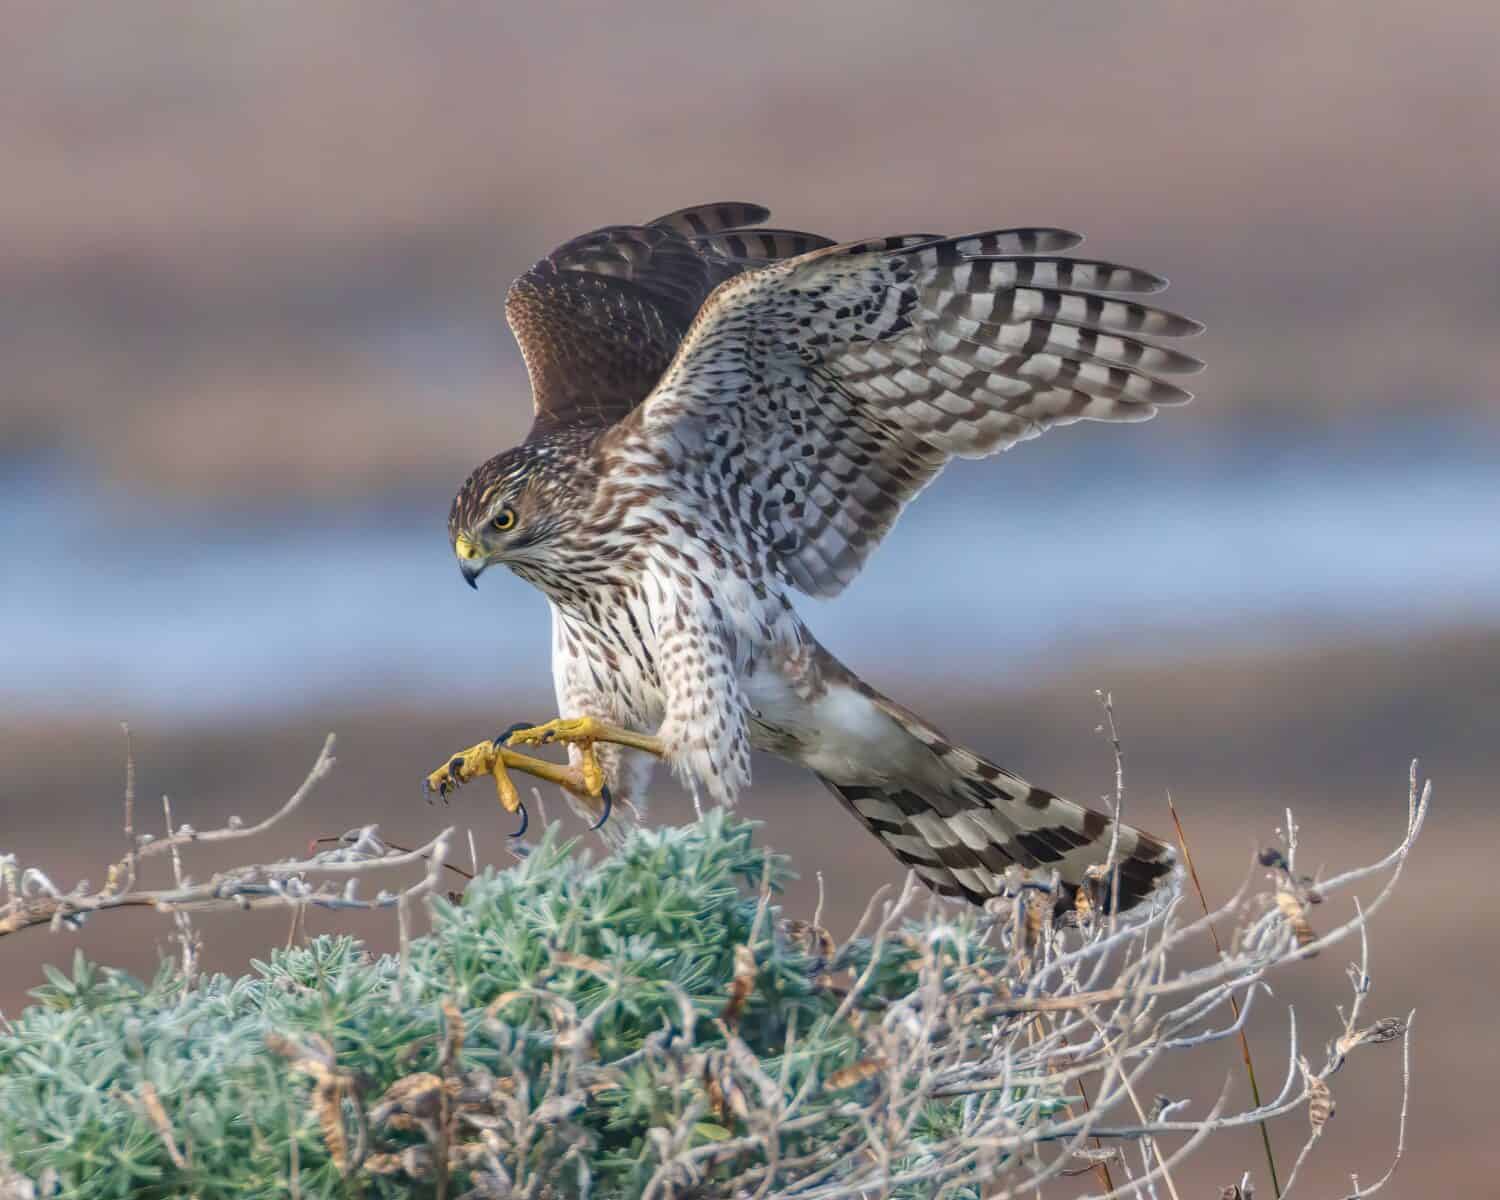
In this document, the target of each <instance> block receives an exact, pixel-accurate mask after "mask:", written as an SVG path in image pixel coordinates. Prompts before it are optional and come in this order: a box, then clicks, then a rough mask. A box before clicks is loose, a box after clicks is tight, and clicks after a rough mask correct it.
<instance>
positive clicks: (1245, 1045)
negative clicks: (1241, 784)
mask: <svg viewBox="0 0 1500 1200" xmlns="http://www.w3.org/2000/svg"><path fill="white" fill-rule="evenodd" d="M1167 809H1168V811H1170V812H1171V814H1172V824H1173V825H1175V826H1176V827H1177V844H1178V846H1180V847H1181V848H1182V858H1183V861H1184V862H1185V863H1186V864H1187V869H1188V877H1189V878H1190V879H1192V881H1193V891H1195V892H1196V893H1197V894H1198V903H1199V905H1200V906H1201V907H1202V909H1203V915H1204V916H1205V917H1207V916H1208V915H1209V909H1208V897H1207V895H1206V894H1205V893H1204V891H1203V883H1202V881H1201V880H1200V879H1199V878H1198V868H1197V867H1196V866H1194V865H1193V852H1192V850H1190V849H1189V848H1188V840H1187V831H1186V830H1184V829H1183V827H1182V818H1181V817H1179V816H1178V815H1177V805H1176V804H1174V803H1173V802H1172V793H1171V792H1168V793H1167ZM1208 936H1209V937H1210V938H1211V939H1212V940H1213V945H1214V952H1215V953H1216V954H1218V955H1219V956H1220V957H1221V958H1222V957H1223V954H1224V947H1223V946H1222V945H1221V944H1220V942H1219V933H1218V930H1217V929H1216V928H1215V927H1214V923H1213V922H1212V921H1209V923H1208ZM1229 1007H1230V1008H1231V1010H1233V1012H1234V1017H1235V1020H1236V1021H1238V1020H1239V1017H1240V1002H1239V998H1238V997H1237V996H1235V995H1234V994H1233V993H1230V996H1229ZM1240 1053H1241V1055H1242V1056H1243V1058H1244V1060H1245V1077H1246V1078H1247V1079H1249V1081H1250V1098H1251V1099H1252V1100H1254V1101H1255V1107H1256V1108H1260V1107H1261V1098H1260V1084H1259V1083H1257V1082H1256V1079H1255V1060H1254V1059H1253V1058H1252V1057H1251V1054H1250V1039H1249V1037H1247V1036H1246V1034H1245V1031H1244V1029H1243V1028H1241V1029H1240ZM1260 1140H1261V1145H1263V1146H1264V1147H1265V1151H1266V1166H1267V1167H1268V1168H1269V1170H1270V1172H1271V1190H1272V1191H1274V1192H1275V1193H1276V1200H1281V1180H1280V1178H1279V1177H1278V1175H1277V1173H1276V1154H1275V1152H1274V1151H1273V1150H1272V1149H1271V1127H1270V1125H1269V1124H1268V1123H1267V1122H1265V1121H1261V1122H1260Z"/></svg>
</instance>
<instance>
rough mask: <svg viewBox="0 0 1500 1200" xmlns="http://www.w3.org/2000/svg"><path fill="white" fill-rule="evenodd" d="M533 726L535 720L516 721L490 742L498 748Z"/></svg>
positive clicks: (534, 726) (534, 725)
mask: <svg viewBox="0 0 1500 1200" xmlns="http://www.w3.org/2000/svg"><path fill="white" fill-rule="evenodd" d="M534 728H536V722H535V721H517V722H516V723H515V724H514V725H512V726H511V727H510V728H509V729H507V730H506V731H505V732H504V733H502V734H501V735H500V736H499V737H497V738H496V739H495V740H494V742H493V743H491V744H492V745H494V746H495V747H496V748H499V747H500V746H503V745H505V744H506V743H507V742H509V741H510V739H511V737H512V736H513V735H514V734H516V733H519V732H520V731H521V730H523V729H534ZM516 836H517V837H519V836H520V835H519V834H517V835H516Z"/></svg>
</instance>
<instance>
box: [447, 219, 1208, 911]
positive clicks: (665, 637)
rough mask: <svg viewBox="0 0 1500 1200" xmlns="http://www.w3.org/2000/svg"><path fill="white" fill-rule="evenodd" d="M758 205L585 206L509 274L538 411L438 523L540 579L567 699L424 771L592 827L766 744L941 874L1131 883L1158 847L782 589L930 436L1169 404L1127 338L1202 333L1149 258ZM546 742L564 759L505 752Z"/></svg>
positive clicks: (1071, 887)
mask: <svg viewBox="0 0 1500 1200" xmlns="http://www.w3.org/2000/svg"><path fill="white" fill-rule="evenodd" d="M769 215H770V214H769V212H768V211H767V210H766V209H764V208H761V207H760V206H758V205H754V204H743V203H722V204H706V205H700V206H697V207H693V208H686V209H682V210H681V211H678V212H674V213H670V214H668V215H667V216H664V217H659V218H657V219H656V220H654V221H648V222H646V223H645V224H642V225H615V226H609V227H606V228H603V229H599V230H596V231H594V232H593V233H588V234H584V235H583V236H581V237H577V238H574V239H573V240H572V241H569V242H566V243H565V244H563V245H562V246H560V247H558V248H557V249H556V250H554V251H553V252H552V253H551V254H549V255H548V256H547V257H546V258H543V259H542V260H541V261H540V262H538V263H537V264H536V265H535V266H534V267H532V268H531V269H530V270H529V271H527V272H526V273H525V274H524V275H522V276H521V277H520V279H518V280H517V281H516V282H515V283H514V284H513V285H512V287H511V289H510V292H509V294H508V296H507V298H506V303H505V310H506V316H507V318H508V320H509V323H510V326H511V329H512V330H513V331H514V333H515V336H516V340H517V341H518V342H519V343H520V347H521V352H522V354H523V356H524V358H525V361H526V368H527V372H528V374H529V376H530V380H531V387H532V393H533V401H534V407H535V421H534V424H533V425H532V428H531V432H530V433H529V434H528V436H527V437H526V440H525V441H524V442H522V443H521V444H520V445H519V446H516V447H514V448H512V449H509V450H506V451H504V452H503V453H501V454H497V455H496V456H495V457H493V458H491V459H489V460H488V461H487V462H485V463H483V464H482V465H480V466H479V467H477V468H476V469H475V470H474V471H473V473H472V474H471V475H470V476H469V477H468V478H467V479H466V480H464V482H463V485H462V487H461V488H460V489H459V491H458V495H457V496H456V497H455V498H454V501H453V506H452V510H451V512H450V514H449V518H448V534H449V538H450V541H451V543H452V547H453V551H454V553H455V555H456V556H457V559H458V565H459V567H460V569H461V570H462V572H463V576H464V578H465V579H466V580H467V581H468V582H469V583H470V584H475V583H476V581H477V580H478V578H479V576H480V574H481V573H482V572H483V571H484V570H486V569H487V568H488V567H490V566H492V565H494V564H495V563H504V564H505V565H506V566H507V567H509V568H510V569H511V570H512V571H514V572H515V573H516V574H517V575H519V576H521V577H522V578H523V579H525V580H527V581H529V582H530V583H532V584H534V585H535V586H536V587H538V588H539V589H541V591H542V592H543V593H544V594H545V595H546V597H547V600H548V602H549V604H550V605H551V609H552V656H553V657H552V664H553V678H554V682H555V685H556V692H557V703H558V709H559V712H560V714H561V715H560V717H559V718H558V719H557V720H555V721H551V722H548V723H547V724H544V725H539V726H534V727H530V728H522V727H512V729H511V730H509V731H507V733H506V734H502V735H501V736H500V737H498V738H494V739H492V740H489V741H484V742H480V743H479V744H478V745H475V746H473V747H470V748H469V749H468V750H465V751H463V752H462V753H460V754H457V755H454V756H453V757H452V758H451V759H450V760H449V761H448V762H446V763H445V764H444V765H443V766H442V767H440V768H439V769H438V770H436V771H434V772H433V773H432V774H431V775H429V776H428V779H427V786H428V787H429V788H432V789H435V790H436V791H438V792H440V793H442V794H444V795H446V794H447V792H448V791H449V790H450V789H451V788H453V787H456V786H458V785H460V784H462V783H464V782H466V781H468V780H470V779H472V778H475V777H476V776H479V775H493V776H494V778H495V784H496V788H497V790H498V793H499V798H500V800H501V803H502V804H503V805H504V806H505V807H506V808H507V809H508V810H509V811H511V812H517V811H519V812H520V813H521V816H522V819H523V822H524V819H525V810H524V808H523V807H522V806H521V802H520V798H519V795H518V794H517V791H516V788H515V785H514V784H513V782H512V781H511V780H510V778H509V775H508V771H513V770H521V771H526V772H528V773H530V774H532V775H533V776H536V777H539V778H542V779H544V780H549V781H552V782H555V783H558V784H561V785H562V786H563V787H565V788H567V789H568V790H569V791H571V792H572V793H574V794H575V795H576V796H578V797H581V798H582V799H583V800H584V801H585V802H586V803H587V805H588V806H589V808H590V810H591V811H592V812H593V813H594V814H595V815H596V816H598V817H599V818H600V821H601V823H602V821H603V819H604V818H607V816H608V815H609V805H610V804H611V803H612V802H620V801H629V802H632V803H634V804H636V805H640V804H641V803H643V801H644V792H645V789H646V787H647V783H648V780H649V778H650V775H651V772H652V768H653V766H654V764H655V760H657V759H661V760H664V761H665V762H667V763H668V764H670V766H671V767H672V769H673V770H674V771H675V772H676V773H677V774H678V775H679V776H680V777H681V778H682V779H683V780H684V781H685V782H687V783H689V784H696V785H701V786H702V787H703V788H704V789H706V790H707V792H708V793H709V794H710V795H711V796H712V797H714V798H715V799H716V800H718V801H720V802H722V803H730V802H732V801H733V800H734V798H735V796H736V794H737V793H739V792H740V791H742V790H743V789H744V788H745V786H746V785H747V784H748V783H749V781H750V751H751V750H752V749H756V750H763V751H768V752H770V753H771V754H775V755H777V756H779V757H781V758H784V759H787V760H788V761H790V762H793V763H797V764H800V765H801V766H804V767H807V768H808V769H809V770H811V771H812V772H813V773H814V774H815V775H816V776H817V777H818V778H819V779H820V780H821V781H822V782H823V783H824V784H825V785H826V786H827V788H828V789H829V790H830V791H831V792H832V793H833V795H834V796H836V797H837V798H838V800H839V801H840V802H841V803H842V804H843V806H844V807H845V808H846V809H848V811H849V813H850V814H851V815H852V816H853V817H854V818H855V819H856V820H858V821H859V822H860V824H862V825H863V826H864V827H865V828H866V829H868V830H869V831H870V832H871V833H873V834H874V835H875V836H876V837H877V838H879V839H880V841H881V842H883V843H884V844H885V846H886V848H887V849H889V850H890V851H891V852H892V853H893V854H894V855H895V856H896V858H898V859H899V860H900V861H901V862H902V863H904V864H906V866H908V867H909V868H910V869H911V870H913V871H915V872H916V873H917V874H918V876H920V878H921V879H922V880H923V881H924V882H925V883H927V884H928V885H929V886H930V887H931V888H933V889H934V890H936V891H937V892H940V893H942V894H944V895H949V896H959V897H965V898H967V899H968V900H971V901H974V902H976V903H983V902H984V901H985V900H987V899H989V898H991V897H994V896H999V895H1006V894H1011V895H1013V894H1014V888H1015V887H1016V879H1017V876H1018V875H1019V876H1021V877H1023V878H1025V877H1028V876H1031V873H1036V874H1035V876H1031V877H1033V878H1035V877H1037V876H1045V877H1047V878H1048V879H1056V880H1057V881H1058V882H1059V888H1058V893H1059V899H1058V900H1057V902H1058V903H1059V904H1063V903H1071V902H1073V900H1074V899H1075V898H1076V897H1075V893H1076V889H1078V888H1079V887H1080V886H1081V885H1083V884H1084V883H1085V880H1088V881H1090V888H1091V890H1093V891H1094V893H1095V894H1096V895H1097V894H1099V889H1098V883H1099V880H1100V873H1101V871H1104V870H1106V869H1108V864H1107V863H1106V860H1109V863H1111V864H1112V865H1113V871H1114V874H1113V876H1112V877H1111V879H1110V881H1109V882H1110V886H1109V887H1108V888H1105V889H1103V896H1104V898H1105V902H1106V903H1107V902H1108V899H1109V897H1110V896H1111V895H1117V896H1118V904H1119V908H1121V909H1122V910H1123V909H1125V908H1128V907H1129V906H1131V905H1133V904H1137V903H1139V902H1140V901H1142V900H1143V899H1145V898H1147V897H1149V896H1151V895H1152V894H1153V893H1154V892H1155V891H1156V890H1157V889H1158V888H1160V887H1161V886H1162V884H1163V881H1164V879H1165V878H1166V877H1168V876H1170V875H1171V874H1172V873H1173V852H1172V850H1171V848H1170V847H1168V846H1167V845H1165V844H1164V843H1162V842H1161V841H1158V840H1157V839H1156V838H1153V837H1151V836H1150V835H1148V834H1146V833H1143V832H1141V831H1139V830H1136V829H1132V828H1130V827H1128V826H1125V825H1123V824H1121V825H1120V826H1119V827H1118V828H1117V829H1116V828H1115V827H1114V825H1113V823H1112V821H1111V819H1110V818H1109V817H1107V816H1106V815H1105V814H1103V813H1099V812H1096V811H1093V810H1091V809H1088V808H1085V807H1083V806H1082V805H1079V804H1075V803H1073V802H1072V801H1069V800H1065V799H1063V798H1061V797H1059V796H1056V795H1054V794H1052V793H1051V792H1048V791H1045V790H1043V789H1042V788H1039V787H1033V786H1032V785H1030V784H1028V783H1026V782H1025V781H1024V780H1022V779H1021V778H1019V777H1018V776H1016V775H1015V774H1013V773H1011V772H1010V771H1007V770H1006V769H1005V768H1003V767H1000V766H997V765H996V764H994V763H992V762H990V761H988V760H987V759H985V758H983V757H981V756H980V755H978V754H976V753H974V752H973V751H971V750H967V749H964V748H963V747H961V746H958V745H955V744H954V743H953V742H952V741H951V740H949V739H948V738H947V737H945V736H943V734H941V733H940V732H938V730H937V729H935V728H934V727H933V726H932V725H930V724H929V723H928V722H927V721H925V720H923V719H922V718H921V717H919V716H917V715H916V714H915V713H913V712H911V711H910V710H908V709H906V708H904V707H902V706H901V705H899V704H897V703H895V702H894V701H893V700H890V699H888V698H887V697H886V696H884V695H882V694H881V693H880V692H878V691H876V690H875V689H874V688H872V687H870V686H869V685H868V684H866V683H865V682H864V681H863V680H862V679H860V678H859V677H858V676H857V675H855V674H854V672H853V671H851V670H850V669H849V668H848V667H846V666H844V664H843V663H841V662H839V661H838V660H837V659H835V658H834V656H833V655H832V654H830V653H829V652H828V651H827V650H825V649H824V648H823V647H822V646H821V645H819V644H818V642H817V640H816V639H815V638H814V637H813V635H812V633H811V632H809V630H808V629H807V627H806V626H805V625H804V624H803V623H802V621H801V620H800V619H799V618H798V616H797V612H796V610H795V608H794V607H793V604H792V597H793V594H794V593H796V592H802V593H804V594H806V595H809V596H817V597H828V596H835V595H837V594H838V593H839V592H841V591H842V590H843V589H844V588H845V587H846V586H848V584H849V582H850V581H851V580H852V579H853V578H854V577H855V576H856V575H857V574H858V573H859V570H860V568H861V567H862V566H863V565H864V563H865V560H866V559H867V558H868V557H869V556H870V553H871V552H872V551H873V550H874V549H875V547H876V546H877V545H879V543H880V542H881V540H882V539H883V538H884V537H885V536H886V534H887V533H889V532H890V529H891V527H892V526H893V525H894V524H895V521H896V518H897V516H899V515H900V513H901V510H902V509H903V508H904V507H905V506H906V504H907V503H908V502H909V501H910V500H912V498H913V497H915V496H916V494H917V493H918V492H919V491H921V490H922V488H923V487H925V486H926V485H927V484H928V483H930V482H931V481H932V479H933V478H934V477H935V476H936V475H937V474H938V472H939V471H941V470H942V469H943V467H944V466H945V465H946V464H947V463H948V462H949V461H950V460H951V459H953V458H955V457H961V458H983V457H985V456H988V455H991V454H994V453H996V452H997V451H1000V450H1004V449H1007V448H1008V447H1010V446H1012V445H1014V444H1015V443H1017V442H1020V441H1024V440H1026V439H1028V438H1032V437H1035V436H1037V435H1038V434H1040V433H1042V432H1043V431H1044V430H1047V429H1049V428H1051V427H1052V426H1054V425H1067V424H1070V423H1072V422H1074V421H1079V420H1086V419H1087V420H1099V421H1141V420H1145V419H1147V418H1148V417H1151V416H1153V415H1154V414H1155V412H1156V410H1157V408H1158V407H1160V406H1163V405H1173V404H1181V403H1183V402H1185V401H1187V400H1188V399H1190V394H1189V393H1188V392H1186V391H1184V390H1183V389H1182V388H1180V387H1178V386H1177V385H1176V384H1175V383H1172V382H1169V381H1168V380H1167V379H1165V378H1163V377H1164V376H1169V375H1175V374H1179V373H1186V372H1192V371H1196V370H1199V369H1200V368H1201V367H1202V363H1200V362H1199V361H1198V360H1197V359H1195V358H1193V357H1190V356H1189V355H1187V354H1183V353H1181V352H1180V351H1178V350H1176V349H1172V348H1170V347H1168V346H1164V345H1161V344H1159V343H1158V342H1157V341H1154V340H1147V339H1155V338H1163V337H1165V338H1173V337H1179V336H1183V335H1189V334H1194V333H1197V332H1199V331H1200V330H1201V328H1202V326H1200V325H1199V324H1198V323H1197V322H1195V321H1192V320H1190V319H1188V318H1186V317H1182V316H1178V315H1176V314H1174V313H1170V312H1167V311H1165V310H1162V309H1159V308H1154V307H1150V306H1148V305H1145V304H1142V303H1139V302H1137V301H1136V300H1134V299H1130V298H1129V296H1130V294H1132V293H1150V292H1156V291H1158V290H1159V289H1161V288H1162V287H1164V286H1165V285H1166V281H1165V280H1164V279H1162V278H1161V277H1160V276H1157V275H1153V274H1151V273H1149V272H1146V271H1140V270H1135V269H1133V268H1130V267H1124V266H1119V265H1116V264H1113V263H1107V262H1099V261H1093V260H1090V259H1084V258H1075V257H1070V256H1067V255H1066V254H1065V253H1064V252H1066V251H1068V250H1070V249H1072V248H1073V247H1074V246H1076V245H1077V244H1078V243H1079V242H1080V241H1082V238H1080V237H1079V236H1078V235H1076V234H1073V233H1069V232H1067V231H1065V230H1062V229H1052V228H1020V229H1001V230H995V231H991V232H987V233H975V234H968V235H965V236H961V237H941V236H936V235H930V234H913V235H906V236H898V237H886V238H879V239H875V240H871V241H859V242H847V243H842V244H835V243H834V242H833V241H831V240H830V239H828V238H825V237H819V236H816V235H814V234H810V233H799V232H795V231H790V230H782V229H771V228H758V227H759V226H761V225H762V223H763V222H764V221H765V220H766V219H767V218H768V217H769ZM955 569H962V568H961V564H955ZM934 602H935V603H937V602H938V600H937V598H935V599H934ZM548 742H558V743H564V744H566V745H567V747H568V757H569V762H568V764H567V765H561V764H557V763H553V762H548V761H546V760H544V759H541V758H538V757H535V756H533V755H530V754H527V753H523V752H522V751H520V750H518V749H516V747H519V746H533V745H539V744H544V743H548ZM523 827H524V826H523ZM1112 846H1113V858H1112V859H1110V850H1111V847H1112ZM1017 868H1019V870H1017Z"/></svg>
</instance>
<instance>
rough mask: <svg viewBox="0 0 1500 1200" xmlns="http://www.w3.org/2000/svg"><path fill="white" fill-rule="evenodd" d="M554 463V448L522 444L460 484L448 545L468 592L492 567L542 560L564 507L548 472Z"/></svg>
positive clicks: (555, 477) (555, 474)
mask: <svg viewBox="0 0 1500 1200" xmlns="http://www.w3.org/2000/svg"><path fill="white" fill-rule="evenodd" d="M556 460H557V455H556V452H555V448H553V447H550V446H548V445H546V444H545V443H539V442H524V443H522V444H521V445H519V446H516V447H515V448H514V449H511V450H507V451H505V452H504V453H503V454H497V455H495V457H494V458H492V459H490V460H489V461H488V462H486V463H483V464H482V465H480V466H479V467H476V468H475V469H474V471H473V472H472V473H471V474H470V475H469V477H468V478H467V479H465V480H464V482H463V486H462V487H460V488H459V489H458V495H456V496H454V497H453V507H452V508H451V509H449V511H448V541H449V542H450V543H451V544H452V546H453V553H454V555H455V556H456V557H457V558H458V567H459V570H461V571H462V572H463V576H464V579H465V581H466V582H467V583H468V584H469V586H470V587H478V586H479V584H478V583H477V582H476V581H477V580H478V578H479V576H480V574H481V572H483V571H484V569H485V568H486V567H488V566H490V565H491V564H492V563H497V562H505V563H508V564H510V565H512V566H515V565H518V564H525V563H526V562H527V561H528V560H535V559H538V558H539V557H540V556H541V555H543V554H545V547H546V546H547V545H548V544H549V543H550V542H551V541H552V540H553V535H554V534H555V533H556V532H557V531H558V528H559V525H560V518H561V517H562V516H563V515H564V514H565V513H566V512H567V510H568V507H569V506H568V504H567V502H566V499H565V498H564V497H563V496H561V495H560V491H561V490H564V489H560V488H559V486H558V484H559V483H560V482H561V480H560V479H559V472H557V471H555V470H550V469H549V467H552V466H555V465H557V462H556ZM561 474H563V475H566V472H563V473H561Z"/></svg>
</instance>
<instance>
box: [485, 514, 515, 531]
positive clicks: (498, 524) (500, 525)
mask: <svg viewBox="0 0 1500 1200" xmlns="http://www.w3.org/2000/svg"><path fill="white" fill-rule="evenodd" d="M515 523H516V510H515V509H513V508H502V509H501V510H500V513H499V515H498V516H496V517H495V519H494V520H493V521H491V522H490V525H491V526H493V527H494V528H495V529H498V530H499V531H500V532H501V533H504V532H505V531H506V530H507V529H510V528H511V527H512V526H514V525H515Z"/></svg>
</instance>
